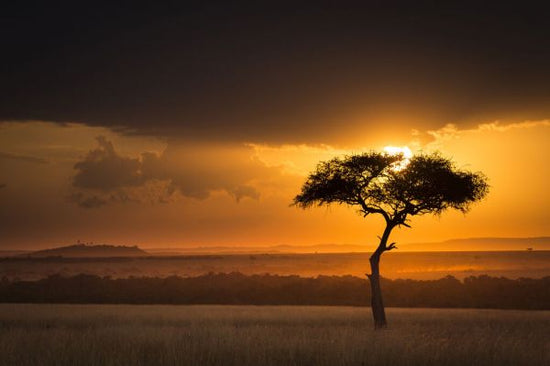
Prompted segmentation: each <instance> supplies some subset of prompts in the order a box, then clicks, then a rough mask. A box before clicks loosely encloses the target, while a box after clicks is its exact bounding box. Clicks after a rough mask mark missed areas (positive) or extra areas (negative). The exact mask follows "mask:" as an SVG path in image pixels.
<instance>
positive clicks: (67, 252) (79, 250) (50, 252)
mask: <svg viewBox="0 0 550 366" xmlns="http://www.w3.org/2000/svg"><path fill="white" fill-rule="evenodd" d="M148 255H150V254H149V253H147V252H146V251H144V250H142V249H140V248H138V247H137V246H124V245H107V244H100V245H88V244H74V245H69V246H66V247H58V248H51V249H45V250H38V251H35V252H29V253H24V254H21V255H20V256H23V257H32V258H44V257H66V258H85V257H143V256H148Z"/></svg>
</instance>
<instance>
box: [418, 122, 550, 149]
mask: <svg viewBox="0 0 550 366" xmlns="http://www.w3.org/2000/svg"><path fill="white" fill-rule="evenodd" d="M537 127H550V120H540V121H523V122H514V123H507V124H502V123H500V122H498V121H495V122H489V123H482V124H479V125H477V126H476V127H474V128H469V129H468V128H466V129H462V128H459V127H458V126H457V125H455V124H452V123H449V124H447V125H445V126H443V127H441V128H439V129H437V130H428V131H427V132H426V134H427V135H429V137H430V140H429V141H426V146H429V147H437V146H439V145H441V144H442V143H443V142H445V141H449V140H452V139H456V138H460V137H461V136H464V135H465V134H477V133H483V132H508V131H512V130H524V129H531V128H537Z"/></svg>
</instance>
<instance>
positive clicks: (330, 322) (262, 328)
mask: <svg viewBox="0 0 550 366" xmlns="http://www.w3.org/2000/svg"><path fill="white" fill-rule="evenodd" d="M388 317H389V322H390V327H389V329H387V330H385V331H380V332H374V331H373V330H372V323H371V318H370V309H369V308H352V307H285V306H280V307H277V306H265V307H255V306H159V305H154V306H128V305H108V306H104V305H27V304H23V305H17V304H12V305H6V304H2V305H0V355H1V357H0V365H10V366H11V365H18V366H19V365H21V366H24V365H56V366H63V365H124V366H128V365H201V366H202V365H204V366H207V365H243V366H244V365H251V366H252V365H253V366H259V365H262V366H264V365H331V366H332V365H334V366H337V365H377V366H383V365H411V366H412V365H422V366H429V365H438V366H446V365H448V366H450V365H457V366H459V365H460V366H464V365H480V366H481V365H483V366H490V365H510V366H517V365H549V364H550V312H548V311H496V310H439V309H389V310H388Z"/></svg>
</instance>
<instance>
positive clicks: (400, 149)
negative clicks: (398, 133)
mask: <svg viewBox="0 0 550 366" xmlns="http://www.w3.org/2000/svg"><path fill="white" fill-rule="evenodd" d="M384 152H386V154H388V155H403V160H402V161H400V162H398V163H395V166H394V167H393V168H392V169H393V170H395V171H400V170H402V169H404V168H405V167H406V166H407V165H408V164H409V161H410V160H411V158H412V155H413V154H412V151H411V149H409V147H408V146H385V147H384Z"/></svg>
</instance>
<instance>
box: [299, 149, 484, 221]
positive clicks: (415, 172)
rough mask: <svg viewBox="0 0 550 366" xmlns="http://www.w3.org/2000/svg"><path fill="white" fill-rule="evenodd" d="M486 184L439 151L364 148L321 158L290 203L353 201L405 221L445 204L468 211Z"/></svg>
mask: <svg viewBox="0 0 550 366" xmlns="http://www.w3.org/2000/svg"><path fill="white" fill-rule="evenodd" d="M488 189H489V185H488V184H487V179H486V177H485V176H484V175H483V174H482V173H479V172H469V171H465V170H461V169H458V168H457V167H456V166H455V164H454V163H453V162H452V161H451V160H449V159H446V158H444V157H442V156H441V155H440V154H439V153H432V154H418V155H415V156H413V157H412V158H410V160H408V161H407V159H405V157H404V156H403V155H400V154H398V155H390V154H387V153H380V152H373V151H371V152H367V153H363V154H359V155H349V156H345V157H343V158H334V159H332V160H329V161H325V162H321V163H319V164H318V166H317V168H316V169H315V171H314V172H313V173H311V174H310V175H309V176H308V178H307V180H306V182H305V183H304V185H303V186H302V189H301V192H300V194H298V195H297V196H296V197H295V198H294V205H296V206H298V207H302V208H307V207H311V206H322V205H328V204H332V203H336V204H346V205H351V206H358V208H359V212H360V213H361V214H363V215H364V216H367V215H370V214H380V215H382V216H383V217H384V218H385V220H386V222H387V223H389V224H391V225H393V226H395V225H404V226H407V227H408V226H409V225H408V223H407V221H408V216H414V215H423V214H427V213H433V214H440V213H441V212H442V211H444V210H446V209H448V208H454V209H458V210H460V211H462V212H466V211H468V209H469V207H470V205H471V204H472V203H473V202H475V201H477V200H480V199H481V198H483V197H485V195H486V194H487V192H488Z"/></svg>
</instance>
